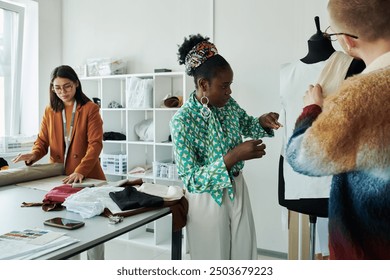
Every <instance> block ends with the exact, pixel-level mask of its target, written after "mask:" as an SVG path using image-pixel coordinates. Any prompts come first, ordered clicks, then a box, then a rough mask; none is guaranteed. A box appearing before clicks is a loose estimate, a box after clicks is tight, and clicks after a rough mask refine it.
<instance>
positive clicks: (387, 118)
mask: <svg viewBox="0 0 390 280" xmlns="http://www.w3.org/2000/svg"><path fill="white" fill-rule="evenodd" d="M387 65H388V64H387ZM286 157H287V160H288V162H289V163H290V164H291V166H292V167H293V168H294V170H295V171H297V172H299V173H302V174H305V175H310V176H326V175H334V176H333V181H332V187H331V193H330V199H329V247H330V248H329V249H330V258H331V259H390V67H386V68H382V69H378V70H375V71H372V72H369V73H366V74H360V75H357V76H355V77H352V78H349V79H347V80H346V81H345V82H344V83H343V85H342V86H341V88H340V90H339V91H338V93H335V94H334V95H332V96H330V97H328V98H327V99H326V100H325V102H324V108H323V111H322V112H321V108H320V107H319V106H317V105H310V106H307V107H305V108H304V110H303V112H302V114H301V116H300V117H299V118H298V120H297V122H296V126H295V130H294V134H293V135H292V137H291V138H290V140H289V143H288V145H287V150H286Z"/></svg>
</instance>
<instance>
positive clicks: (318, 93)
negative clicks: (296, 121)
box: [303, 84, 324, 107]
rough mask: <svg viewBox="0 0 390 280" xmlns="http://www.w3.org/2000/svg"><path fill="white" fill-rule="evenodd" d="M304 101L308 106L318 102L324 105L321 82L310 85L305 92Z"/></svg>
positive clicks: (319, 104)
mask: <svg viewBox="0 0 390 280" xmlns="http://www.w3.org/2000/svg"><path fill="white" fill-rule="evenodd" d="M303 103H304V105H305V107H306V106H308V105H313V104H316V105H318V106H320V107H322V104H323V103H324V96H323V94H322V87H321V86H320V85H319V84H316V85H314V86H313V85H309V89H308V90H307V91H306V92H305V96H304V97H303Z"/></svg>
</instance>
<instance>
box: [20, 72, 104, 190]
mask: <svg viewBox="0 0 390 280" xmlns="http://www.w3.org/2000/svg"><path fill="white" fill-rule="evenodd" d="M49 92H50V105H49V106H47V107H46V110H45V113H44V116H43V120H42V123H41V129H40V132H39V135H38V138H37V140H36V141H35V143H34V146H33V149H32V152H31V153H27V154H22V155H19V156H17V157H16V158H14V159H13V162H18V161H25V163H26V164H27V165H31V164H33V163H34V162H36V161H38V160H40V159H41V158H42V157H44V156H45V155H46V154H47V152H48V149H49V148H50V162H52V163H64V165H65V175H67V177H66V178H64V180H63V182H64V183H65V184H71V183H74V182H82V180H83V179H84V178H93V179H100V180H105V176H104V173H103V170H102V168H101V166H100V162H99V155H100V152H101V150H102V147H103V142H102V141H103V121H102V118H101V116H100V113H99V107H98V105H96V104H95V103H93V102H92V101H91V100H90V99H89V98H88V97H87V96H86V95H85V94H84V93H83V91H82V88H81V83H80V80H79V78H78V77H77V74H76V72H75V71H74V70H73V69H72V68H71V67H70V66H67V65H62V66H59V67H57V68H55V69H54V70H53V72H52V74H51V80H50V89H49Z"/></svg>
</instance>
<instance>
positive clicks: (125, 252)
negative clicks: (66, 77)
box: [81, 234, 280, 260]
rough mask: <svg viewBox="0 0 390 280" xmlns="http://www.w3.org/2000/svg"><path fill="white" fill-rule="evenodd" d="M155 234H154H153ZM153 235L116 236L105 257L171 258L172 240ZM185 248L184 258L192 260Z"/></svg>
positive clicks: (261, 258)
mask: <svg viewBox="0 0 390 280" xmlns="http://www.w3.org/2000/svg"><path fill="white" fill-rule="evenodd" d="M151 235H153V234H151ZM152 238H153V237H151V238H150V237H142V238H136V239H135V240H126V237H125V236H122V237H119V238H115V239H113V240H111V241H109V242H106V243H105V259H107V260H170V259H171V249H170V242H169V240H167V241H166V242H164V243H163V244H159V245H155V246H154V245H150V244H153V239H152ZM184 250H185V248H183V255H182V256H183V257H182V258H183V259H184V260H190V259H191V258H190V256H189V254H186V252H185V251H184ZM81 259H86V253H85V252H84V253H82V254H81ZM258 259H259V260H280V259H279V258H276V257H272V256H265V255H259V256H258Z"/></svg>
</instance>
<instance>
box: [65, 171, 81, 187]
mask: <svg viewBox="0 0 390 280" xmlns="http://www.w3.org/2000/svg"><path fill="white" fill-rule="evenodd" d="M83 179H84V175H82V174H80V173H76V172H75V173H72V174H70V175H69V176H67V177H65V178H64V179H62V182H63V183H64V184H72V183H82V181H83Z"/></svg>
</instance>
